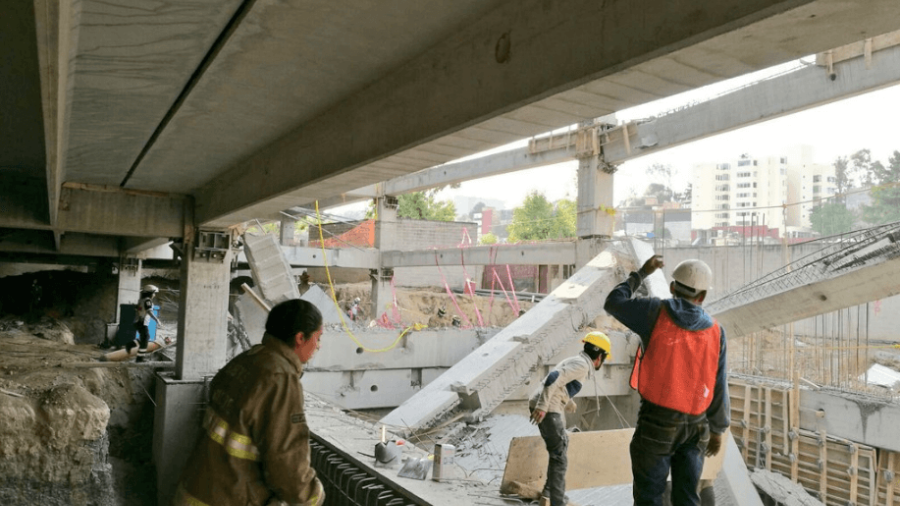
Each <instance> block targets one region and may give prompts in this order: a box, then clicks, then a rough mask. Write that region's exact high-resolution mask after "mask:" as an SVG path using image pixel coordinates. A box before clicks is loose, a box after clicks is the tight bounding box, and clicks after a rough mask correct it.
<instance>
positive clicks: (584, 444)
mask: <svg viewBox="0 0 900 506" xmlns="http://www.w3.org/2000/svg"><path fill="white" fill-rule="evenodd" d="M633 434H634V429H621V430H601V431H591V432H576V433H573V434H569V453H568V457H569V465H568V469H567V471H566V489H567V490H577V489H582V488H593V487H605V486H610V485H624V484H628V483H631V481H632V477H631V454H630V452H629V445H630V443H631V436H632V435H633ZM730 437H731V432H729V431H726V432H725V434H723V435H722V440H723V444H722V450H721V451H719V454H718V455H716V456H715V457H712V458H708V459H706V462H705V463H704V466H703V475H702V478H703V479H708V480H712V479H715V477H716V475H718V474H719V470H721V469H722V461H723V460H724V458H725V447H726V446H727V445H726V444H724V442H725V441H727V440H728V438H730ZM548 461H549V456H548V454H547V449H546V448H545V447H544V440H543V439H542V438H541V437H540V436H529V437H517V438H513V440H512V441H511V442H510V444H509V457H508V458H507V460H506V470H505V471H504V473H503V481H502V483H501V486H500V489H501V490H506V489H507V486H508V485H509V484H510V483H512V482H518V483H521V484H529V483H537V484H539V485H538V486H537V488H541V487H542V486H543V484H544V481H545V480H546V473H547V462H548Z"/></svg>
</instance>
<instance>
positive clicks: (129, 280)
mask: <svg viewBox="0 0 900 506" xmlns="http://www.w3.org/2000/svg"><path fill="white" fill-rule="evenodd" d="M140 298H141V260H140V259H138V258H124V257H123V258H121V259H120V260H119V293H118V297H117V298H116V323H118V324H120V325H121V324H122V314H121V313H122V311H121V308H120V306H121V305H122V304H137V303H138V300H139V299H140ZM129 323H130V322H129Z"/></svg>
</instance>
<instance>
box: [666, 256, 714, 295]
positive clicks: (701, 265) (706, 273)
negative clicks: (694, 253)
mask: <svg viewBox="0 0 900 506" xmlns="http://www.w3.org/2000/svg"><path fill="white" fill-rule="evenodd" d="M672 279H673V280H675V281H676V283H677V284H676V289H680V291H682V292H686V293H687V294H688V295H697V294H698V293H700V292H703V291H706V290H709V286H710V284H712V269H710V268H709V266H708V265H706V262H704V261H702V260H685V261H683V262H681V263H680V264H678V266H677V267H675V270H674V271H672ZM679 284H680V285H681V286H678V285H679ZM684 288H687V289H688V290H684ZM691 290H692V291H693V293H691V292H690V291H691Z"/></svg>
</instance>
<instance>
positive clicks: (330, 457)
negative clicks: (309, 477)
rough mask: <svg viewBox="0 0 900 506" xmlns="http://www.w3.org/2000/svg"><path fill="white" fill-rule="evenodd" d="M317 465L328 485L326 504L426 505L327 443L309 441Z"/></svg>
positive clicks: (320, 475)
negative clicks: (398, 489) (399, 490)
mask: <svg viewBox="0 0 900 506" xmlns="http://www.w3.org/2000/svg"><path fill="white" fill-rule="evenodd" d="M309 446H310V450H311V455H310V458H311V460H312V465H313V468H315V470H316V474H317V475H318V476H319V480H321V481H322V485H323V486H324V487H325V506H351V505H359V506H425V504H427V503H421V502H417V501H413V500H411V499H409V498H407V497H405V496H404V495H402V494H401V493H400V492H398V491H397V490H396V489H394V488H392V487H391V486H390V485H389V484H387V483H385V482H383V481H381V479H380V478H379V477H378V476H377V475H375V474H373V473H371V472H370V471H367V470H366V469H363V468H362V467H359V466H357V465H356V464H355V463H354V462H353V459H351V458H347V457H346V456H345V455H344V454H342V453H341V452H339V451H338V450H337V449H336V448H334V447H333V446H331V445H329V444H328V443H327V442H325V441H323V440H321V439H319V438H317V437H316V436H312V437H311V438H310V441H309Z"/></svg>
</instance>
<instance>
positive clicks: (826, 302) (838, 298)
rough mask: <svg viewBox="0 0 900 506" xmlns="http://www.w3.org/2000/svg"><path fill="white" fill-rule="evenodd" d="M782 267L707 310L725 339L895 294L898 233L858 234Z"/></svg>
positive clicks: (899, 287) (893, 228) (891, 229)
mask: <svg viewBox="0 0 900 506" xmlns="http://www.w3.org/2000/svg"><path fill="white" fill-rule="evenodd" d="M788 267H792V268H793V269H794V270H793V271H791V270H788ZM788 267H785V268H782V269H779V270H777V271H774V272H772V273H770V274H767V275H766V276H763V277H761V278H760V279H759V280H757V281H755V282H754V283H751V284H750V285H748V286H746V287H743V288H741V289H739V290H738V291H736V292H735V293H732V294H730V295H728V296H726V297H723V298H722V299H719V300H716V301H715V302H713V303H711V304H708V305H707V311H709V312H710V313H711V314H712V315H713V316H715V317H716V319H718V321H719V323H721V324H722V325H723V326H724V327H725V328H726V330H727V335H728V337H729V338H732V337H738V336H742V335H746V334H749V333H752V332H757V331H760V330H764V329H767V328H771V327H774V326H776V325H781V324H785V323H790V322H794V321H797V320H802V319H804V318H808V317H811V316H815V315H819V314H823V313H828V312H830V311H835V310H838V309H843V308H845V307H851V306H855V305H858V304H862V303H865V302H870V301H874V300H878V299H882V298H886V297H890V296H892V295H897V294H898V293H900V229H898V226H897V225H886V226H883V227H879V228H878V229H873V231H863V232H860V233H858V234H856V235H854V237H853V238H851V239H849V240H848V242H847V243H842V244H839V245H834V246H833V247H832V248H830V249H826V250H823V252H822V253H817V257H816V258H810V259H808V260H804V262H803V263H802V265H800V264H798V265H793V266H788Z"/></svg>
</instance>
